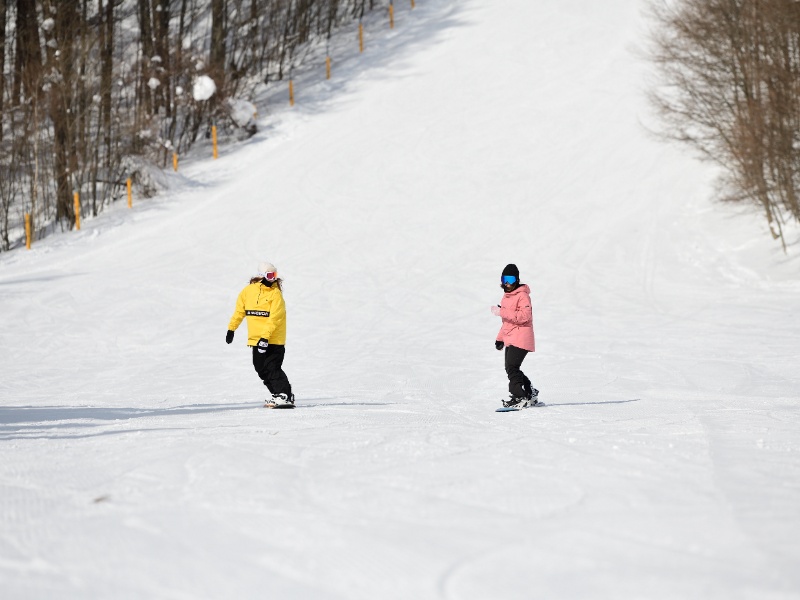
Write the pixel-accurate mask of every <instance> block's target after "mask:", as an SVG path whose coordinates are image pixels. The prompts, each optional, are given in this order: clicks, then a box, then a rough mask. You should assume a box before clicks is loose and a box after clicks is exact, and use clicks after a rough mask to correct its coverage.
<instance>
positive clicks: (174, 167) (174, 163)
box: [172, 152, 178, 171]
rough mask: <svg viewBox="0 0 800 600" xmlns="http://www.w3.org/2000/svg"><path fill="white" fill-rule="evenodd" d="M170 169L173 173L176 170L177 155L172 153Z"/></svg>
mask: <svg viewBox="0 0 800 600" xmlns="http://www.w3.org/2000/svg"><path fill="white" fill-rule="evenodd" d="M172 168H173V170H175V171H177V170H178V153H177V152H173V153H172Z"/></svg>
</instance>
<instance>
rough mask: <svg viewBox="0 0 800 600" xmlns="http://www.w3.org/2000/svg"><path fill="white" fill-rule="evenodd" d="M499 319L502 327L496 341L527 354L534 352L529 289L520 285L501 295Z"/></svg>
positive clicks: (534, 344)
mask: <svg viewBox="0 0 800 600" xmlns="http://www.w3.org/2000/svg"><path fill="white" fill-rule="evenodd" d="M500 317H501V318H502V319H503V325H502V327H500V333H498V334H497V341H499V342H503V343H504V344H505V345H506V346H516V347H517V348H522V349H523V350H527V351H528V352H534V351H535V350H536V342H535V340H534V338H533V311H532V310H531V288H529V287H528V286H527V285H521V286H519V287H518V288H517V289H515V290H514V291H513V292H509V293H507V294H503V299H502V300H501V301H500Z"/></svg>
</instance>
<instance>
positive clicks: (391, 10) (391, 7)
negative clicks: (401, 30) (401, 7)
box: [389, 4, 394, 29]
mask: <svg viewBox="0 0 800 600" xmlns="http://www.w3.org/2000/svg"><path fill="white" fill-rule="evenodd" d="M389 29H394V4H390V5H389Z"/></svg>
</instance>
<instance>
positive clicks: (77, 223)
mask: <svg viewBox="0 0 800 600" xmlns="http://www.w3.org/2000/svg"><path fill="white" fill-rule="evenodd" d="M73 197H74V199H75V229H77V230H78V231H80V230H81V197H80V195H79V194H78V192H75V193H74V194H73Z"/></svg>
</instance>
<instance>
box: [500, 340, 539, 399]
mask: <svg viewBox="0 0 800 600" xmlns="http://www.w3.org/2000/svg"><path fill="white" fill-rule="evenodd" d="M527 355H528V351H527V350H523V349H522V348H517V347H516V346H506V374H507V375H508V392H509V393H510V394H511V395H512V396H514V397H516V398H530V397H531V394H533V386H531V380H530V379H528V378H527V377H526V376H525V373H523V372H522V370H521V369H520V367H521V366H522V361H523V360H525V357H526V356H527Z"/></svg>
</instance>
